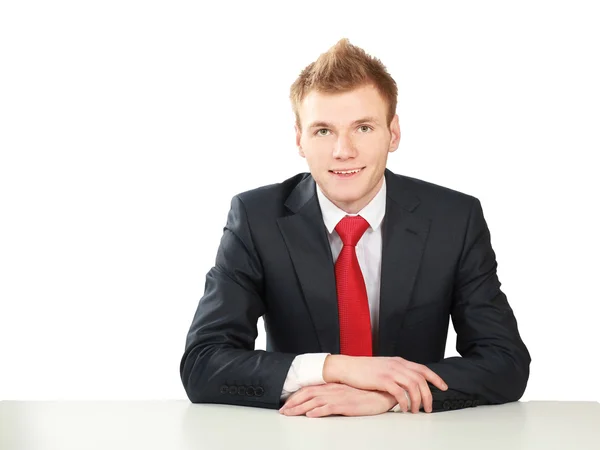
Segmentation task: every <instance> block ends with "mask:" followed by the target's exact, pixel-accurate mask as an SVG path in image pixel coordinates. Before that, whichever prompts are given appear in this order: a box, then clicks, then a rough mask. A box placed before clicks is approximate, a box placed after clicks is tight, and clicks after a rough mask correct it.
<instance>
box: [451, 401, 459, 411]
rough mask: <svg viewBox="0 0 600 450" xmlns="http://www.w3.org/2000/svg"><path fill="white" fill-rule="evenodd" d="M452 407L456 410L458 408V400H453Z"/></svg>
mask: <svg viewBox="0 0 600 450" xmlns="http://www.w3.org/2000/svg"><path fill="white" fill-rule="evenodd" d="M451 405H452V409H456V407H457V406H458V403H457V401H456V400H452V403H451Z"/></svg>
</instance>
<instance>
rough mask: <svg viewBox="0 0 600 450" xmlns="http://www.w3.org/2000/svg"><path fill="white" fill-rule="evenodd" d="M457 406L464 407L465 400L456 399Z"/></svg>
mask: <svg viewBox="0 0 600 450" xmlns="http://www.w3.org/2000/svg"><path fill="white" fill-rule="evenodd" d="M458 407H459V408H464V407H465V401H464V400H459V401H458Z"/></svg>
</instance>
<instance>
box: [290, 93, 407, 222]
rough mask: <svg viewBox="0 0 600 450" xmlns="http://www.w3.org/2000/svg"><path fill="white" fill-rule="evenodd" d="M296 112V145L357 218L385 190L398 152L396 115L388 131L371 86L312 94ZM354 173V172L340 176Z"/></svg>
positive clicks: (322, 183)
mask: <svg viewBox="0 0 600 450" xmlns="http://www.w3.org/2000/svg"><path fill="white" fill-rule="evenodd" d="M298 113H299V115H300V122H301V124H302V130H299V129H298V127H297V126H296V145H297V146H298V149H299V152H300V155H301V156H302V157H304V158H306V161H307V163H308V167H309V169H310V172H311V174H312V176H313V178H314V179H315V181H316V182H317V184H318V185H319V187H320V188H321V190H322V191H323V193H324V194H325V196H326V197H327V198H328V199H329V200H331V201H332V202H333V203H334V204H335V205H337V206H338V207H339V208H340V209H343V210H344V211H346V212H347V213H350V214H355V213H357V212H358V211H360V210H361V209H362V208H363V207H364V206H366V205H367V204H368V203H369V202H370V201H371V200H372V199H373V197H374V196H375V195H376V194H377V192H378V191H379V189H380V188H381V185H382V183H383V174H384V172H385V167H386V162H387V155H388V153H389V152H393V151H395V150H396V149H397V148H398V143H399V142H400V126H399V124H398V115H395V116H394V119H393V120H392V123H391V126H390V127H389V128H388V126H387V121H386V113H387V104H386V102H385V100H384V99H383V98H382V97H381V96H380V95H379V93H378V92H377V90H376V89H375V87H373V86H371V85H366V86H363V87H359V88H357V89H354V90H352V91H349V92H344V93H336V94H327V93H322V92H317V91H311V92H310V93H309V94H308V95H307V96H306V97H305V98H304V100H303V101H302V104H301V105H300V107H299V111H298ZM350 170H351V171H354V172H355V173H350V174H348V173H346V174H344V173H340V172H347V171H350Z"/></svg>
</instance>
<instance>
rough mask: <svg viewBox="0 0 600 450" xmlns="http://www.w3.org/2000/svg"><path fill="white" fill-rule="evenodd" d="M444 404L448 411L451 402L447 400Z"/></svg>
mask: <svg viewBox="0 0 600 450" xmlns="http://www.w3.org/2000/svg"><path fill="white" fill-rule="evenodd" d="M442 406H443V407H444V409H445V410H446V411H448V410H449V409H450V402H449V401H448V400H446V401H445V402H444V404H443V405H442Z"/></svg>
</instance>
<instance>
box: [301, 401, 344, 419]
mask: <svg viewBox="0 0 600 450" xmlns="http://www.w3.org/2000/svg"><path fill="white" fill-rule="evenodd" d="M335 411H336V408H335V407H334V405H331V404H328V405H323V406H318V407H316V408H315V409H312V410H310V411H307V412H306V417H313V418H314V417H327V416H331V415H333V414H337V413H336V412H335Z"/></svg>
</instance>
